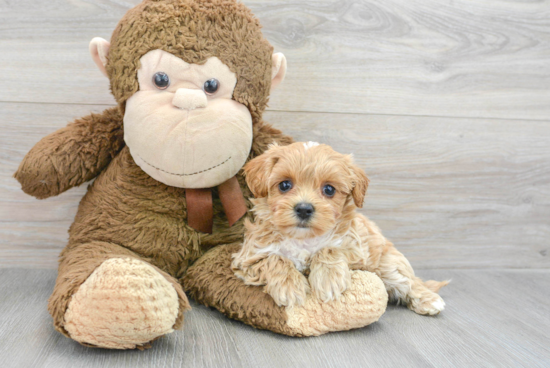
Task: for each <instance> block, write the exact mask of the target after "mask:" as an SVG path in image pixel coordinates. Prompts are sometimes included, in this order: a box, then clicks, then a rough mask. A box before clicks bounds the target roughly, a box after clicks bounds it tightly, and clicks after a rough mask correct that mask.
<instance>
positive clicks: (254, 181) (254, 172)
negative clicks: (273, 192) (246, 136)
mask: <svg viewBox="0 0 550 368" xmlns="http://www.w3.org/2000/svg"><path fill="white" fill-rule="evenodd" d="M277 147H278V146H271V148H270V149H268V150H267V151H265V152H264V153H263V154H261V155H260V156H258V157H256V158H254V159H252V160H250V161H248V163H247V164H246V165H245V166H244V175H245V179H246V184H247V185H248V187H249V188H250V191H251V192H252V194H254V197H256V198H263V197H267V194H268V192H269V176H270V175H271V171H272V170H273V166H275V164H276V163H277V161H279V157H278V156H277V155H276V154H275V151H276V150H277Z"/></svg>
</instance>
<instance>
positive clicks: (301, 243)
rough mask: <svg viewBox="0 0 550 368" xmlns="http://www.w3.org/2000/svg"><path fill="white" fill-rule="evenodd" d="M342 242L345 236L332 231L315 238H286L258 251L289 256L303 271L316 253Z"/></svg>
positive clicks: (339, 244)
mask: <svg viewBox="0 0 550 368" xmlns="http://www.w3.org/2000/svg"><path fill="white" fill-rule="evenodd" d="M342 242H343V238H334V235H333V234H332V233H327V234H325V235H321V236H318V237H315V238H308V239H285V240H284V241H282V242H278V243H273V244H271V245H270V246H268V247H265V248H262V249H258V253H268V254H277V255H279V256H282V257H285V258H288V259H289V260H290V261H292V263H294V265H295V266H296V268H297V269H298V271H300V272H302V271H303V270H304V269H305V268H306V267H307V265H308V263H309V260H310V259H311V257H312V256H313V255H314V254H315V253H317V252H318V251H319V250H321V249H323V248H326V247H339V246H341V245H342Z"/></svg>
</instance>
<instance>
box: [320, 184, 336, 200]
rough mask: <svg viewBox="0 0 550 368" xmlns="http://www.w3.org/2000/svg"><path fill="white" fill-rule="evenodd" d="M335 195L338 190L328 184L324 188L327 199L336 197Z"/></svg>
mask: <svg viewBox="0 0 550 368" xmlns="http://www.w3.org/2000/svg"><path fill="white" fill-rule="evenodd" d="M334 193H336V189H335V188H334V187H333V186H332V185H329V184H327V185H325V186H324V187H323V194H324V195H326V196H327V197H332V196H334Z"/></svg>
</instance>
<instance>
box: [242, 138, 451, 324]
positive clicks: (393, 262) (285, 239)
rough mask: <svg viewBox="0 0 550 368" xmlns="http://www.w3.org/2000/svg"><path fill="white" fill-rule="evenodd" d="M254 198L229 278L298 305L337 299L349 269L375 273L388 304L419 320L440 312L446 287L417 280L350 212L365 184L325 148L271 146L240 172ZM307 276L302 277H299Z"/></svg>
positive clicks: (369, 225)
mask: <svg viewBox="0 0 550 368" xmlns="http://www.w3.org/2000/svg"><path fill="white" fill-rule="evenodd" d="M244 170H245V174H246V181H247V183H248V186H249V187H250V189H251V191H252V193H253V194H254V196H255V197H256V199H254V200H253V203H254V205H255V207H254V209H253V212H254V214H255V216H256V220H255V222H254V223H252V222H250V221H248V222H247V223H246V224H245V226H246V232H245V240H244V244H243V247H242V249H241V251H240V252H238V253H236V254H234V255H233V263H232V268H233V270H234V271H235V274H236V275H237V276H238V277H240V278H242V279H243V280H244V281H245V283H247V284H249V285H265V291H266V292H267V293H268V294H269V295H271V296H272V297H273V299H274V300H275V302H276V303H277V304H279V305H285V306H292V305H299V304H302V303H303V302H304V301H305V299H306V295H307V293H309V292H310V291H311V292H313V293H315V294H316V295H317V297H318V298H320V299H321V300H323V301H330V300H334V299H338V298H339V297H340V295H341V294H342V293H343V292H344V291H345V290H346V289H347V288H348V287H349V286H350V283H351V276H350V269H351V270H366V271H370V272H374V273H376V274H377V275H378V276H379V277H380V278H381V279H382V281H383V282H384V284H385V286H386V289H387V291H388V294H389V296H390V300H393V301H397V302H404V303H406V304H407V306H408V307H409V309H411V310H413V311H415V312H416V313H419V314H429V315H434V314H438V313H439V312H441V311H442V310H443V309H444V307H445V302H444V301H443V299H442V298H441V297H440V296H439V295H438V294H437V293H436V292H437V291H438V290H439V289H440V288H441V287H443V286H445V285H447V284H448V282H446V281H444V282H437V281H427V282H423V281H422V280H421V279H420V278H418V277H416V276H415V275H414V271H413V269H412V267H411V265H410V263H409V261H407V259H406V258H405V257H404V256H403V254H401V253H400V252H398V251H397V250H396V249H395V248H394V246H393V244H392V243H391V242H389V241H388V240H387V239H386V238H384V236H383V235H382V233H381V232H380V229H379V228H378V227H377V226H376V225H375V224H374V223H373V222H372V221H370V220H369V219H367V218H366V217H365V216H363V215H361V214H359V213H357V212H356V208H357V207H362V205H363V200H364V198H365V194H366V190H367V186H368V179H367V176H366V175H365V173H364V172H363V170H361V169H360V168H359V167H358V166H356V165H355V164H354V163H353V159H352V156H351V155H342V154H340V153H338V152H335V151H334V150H333V149H332V148H331V147H329V146H327V145H324V144H321V145H319V144H317V143H313V142H309V143H294V144H291V145H289V146H271V147H270V149H269V150H268V151H266V152H265V153H264V154H263V155H261V156H259V157H257V158H255V159H253V160H252V161H250V162H248V164H247V165H246V166H245V168H244ZM304 274H305V275H308V274H309V276H308V278H309V282H308V278H306V276H305V275H304Z"/></svg>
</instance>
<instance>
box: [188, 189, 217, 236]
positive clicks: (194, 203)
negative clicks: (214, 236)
mask: <svg viewBox="0 0 550 368" xmlns="http://www.w3.org/2000/svg"><path fill="white" fill-rule="evenodd" d="M185 200H186V201H187V223H188V224H189V226H191V227H192V228H193V229H195V230H198V231H200V232H203V233H208V234H211V233H212V224H213V222H214V209H213V207H212V205H213V202H212V190H211V189H210V188H206V189H185Z"/></svg>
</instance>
